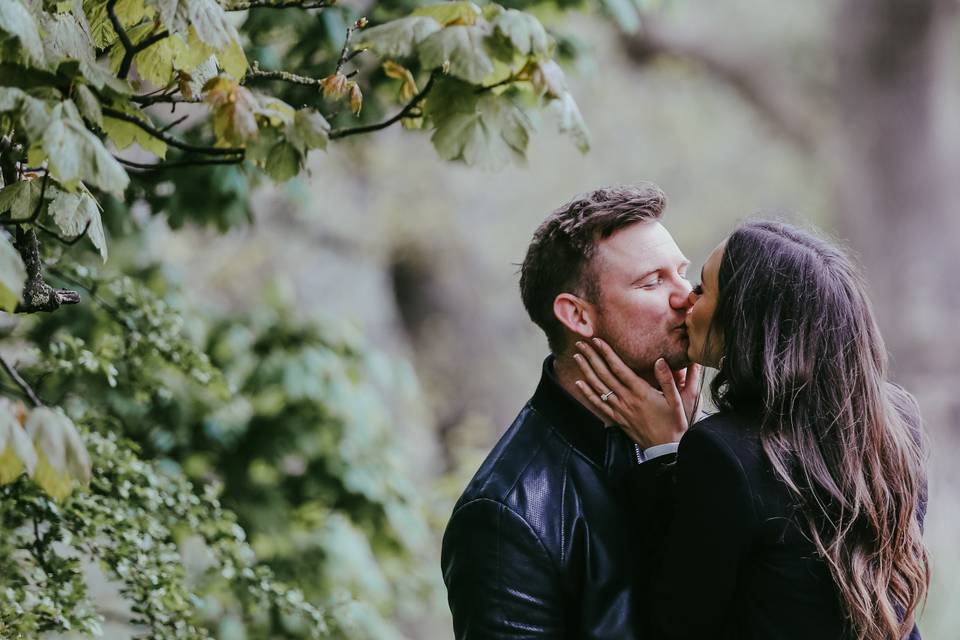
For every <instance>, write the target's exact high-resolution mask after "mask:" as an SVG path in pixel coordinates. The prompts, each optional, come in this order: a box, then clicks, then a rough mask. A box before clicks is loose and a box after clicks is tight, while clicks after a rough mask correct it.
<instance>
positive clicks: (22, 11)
mask: <svg viewBox="0 0 960 640" xmlns="http://www.w3.org/2000/svg"><path fill="white" fill-rule="evenodd" d="M0 31H2V32H4V33H6V34H7V36H8V37H11V38H16V39H17V40H19V41H20V45H21V46H22V47H23V50H24V52H25V53H26V54H27V58H28V59H29V60H31V61H32V62H34V63H35V64H36V65H37V66H40V67H45V66H46V64H47V62H46V56H45V55H44V53H43V41H42V40H41V39H40V28H39V26H38V25H37V21H36V20H34V18H33V14H31V13H30V11H29V10H28V9H27V8H26V7H25V6H24V5H23V3H22V2H21V0H3V2H0ZM0 40H2V39H0Z"/></svg>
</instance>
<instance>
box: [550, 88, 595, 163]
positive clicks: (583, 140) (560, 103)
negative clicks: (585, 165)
mask: <svg viewBox="0 0 960 640" xmlns="http://www.w3.org/2000/svg"><path fill="white" fill-rule="evenodd" d="M550 108H551V109H552V110H553V111H554V112H555V113H556V114H557V115H558V116H559V118H560V133H565V134H567V135H569V136H570V137H571V138H573V141H574V143H575V144H576V145H577V148H578V149H580V151H582V152H583V153H586V152H587V151H589V150H590V133H589V131H587V125H586V123H585V122H584V121H583V116H582V115H580V107H578V106H577V103H576V101H575V100H574V99H573V96H572V95H570V92H569V91H568V92H565V93H564V94H563V95H561V96H560V98H559V99H557V100H552V101H551V102H550Z"/></svg>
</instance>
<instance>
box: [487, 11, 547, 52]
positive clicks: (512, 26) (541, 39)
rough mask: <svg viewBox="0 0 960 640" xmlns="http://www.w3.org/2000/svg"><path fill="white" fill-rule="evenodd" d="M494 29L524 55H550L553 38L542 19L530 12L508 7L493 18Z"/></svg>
mask: <svg viewBox="0 0 960 640" xmlns="http://www.w3.org/2000/svg"><path fill="white" fill-rule="evenodd" d="M493 28H494V31H496V32H499V33H501V34H503V35H504V36H505V37H506V38H507V39H509V40H510V42H511V43H512V44H513V46H514V48H515V49H516V50H517V51H519V52H520V53H522V54H524V55H537V56H546V55H549V54H550V52H551V50H552V49H553V40H552V38H550V36H549V35H547V32H546V30H545V29H544V28H543V25H542V24H540V21H539V20H537V19H536V18H535V17H533V16H532V15H530V14H529V13H525V12H523V11H517V10H516V9H507V10H506V11H504V12H502V13H501V14H499V15H498V16H497V17H496V18H494V19H493Z"/></svg>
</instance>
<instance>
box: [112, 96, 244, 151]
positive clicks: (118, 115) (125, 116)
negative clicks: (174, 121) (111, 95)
mask: <svg viewBox="0 0 960 640" xmlns="http://www.w3.org/2000/svg"><path fill="white" fill-rule="evenodd" d="M103 115H105V116H107V117H110V118H115V119H117V120H123V121H125V122H129V123H130V124H135V125H137V126H138V127H140V128H141V129H143V130H144V131H146V132H147V133H149V134H150V135H152V136H153V137H154V138H157V139H159V140H163V141H164V142H166V143H167V144H168V145H170V146H171V147H176V148H177V149H181V150H183V151H191V152H193V153H204V154H207V155H211V156H226V155H237V154H240V155H243V153H244V150H243V149H240V148H223V147H198V146H196V145H192V144H187V143H186V142H183V141H182V140H178V139H176V138H174V137H172V136H168V135H167V134H165V133H163V132H162V131H160V130H158V129H157V128H156V127H154V126H152V125H150V124H147V123H146V122H144V121H143V120H141V119H140V118H138V117H136V116H133V115H130V114H129V113H124V112H123V111H117V110H116V109H113V108H111V107H103Z"/></svg>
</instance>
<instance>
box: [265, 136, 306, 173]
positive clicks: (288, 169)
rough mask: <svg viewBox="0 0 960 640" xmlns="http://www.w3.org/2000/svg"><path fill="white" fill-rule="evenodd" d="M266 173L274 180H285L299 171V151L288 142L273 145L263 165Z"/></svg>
mask: <svg viewBox="0 0 960 640" xmlns="http://www.w3.org/2000/svg"><path fill="white" fill-rule="evenodd" d="M264 169H266V171H267V175H269V176H270V177H271V178H273V180H274V181H276V182H286V181H287V180H289V179H290V178H293V177H294V176H296V175H297V174H298V173H300V153H299V152H298V151H297V149H296V148H295V147H294V146H293V145H292V144H288V143H285V142H284V143H280V144H277V145H274V147H273V148H272V149H271V150H270V155H268V156H267V162H266V165H265V166H264Z"/></svg>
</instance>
